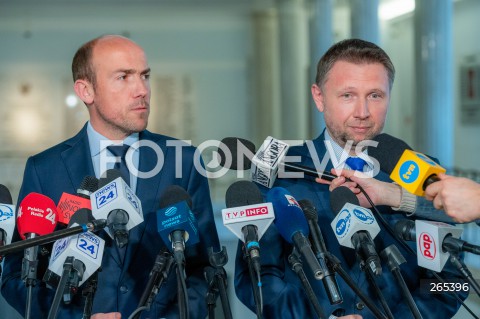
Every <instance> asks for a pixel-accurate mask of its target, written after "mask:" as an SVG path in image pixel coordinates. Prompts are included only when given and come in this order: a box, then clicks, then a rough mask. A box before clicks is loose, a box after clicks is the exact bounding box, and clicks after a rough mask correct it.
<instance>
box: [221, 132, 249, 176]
mask: <svg viewBox="0 0 480 319" xmlns="http://www.w3.org/2000/svg"><path fill="white" fill-rule="evenodd" d="M224 147H225V149H224ZM217 154H218V157H219V160H218V162H219V163H220V166H222V167H226V168H228V169H233V170H247V169H250V167H251V166H252V157H253V156H254V155H255V144H253V143H252V142H250V141H249V140H245V139H243V138H239V137H225V138H224V139H222V141H221V142H220V147H219V149H218V153H217Z"/></svg>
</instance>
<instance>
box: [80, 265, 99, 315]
mask: <svg viewBox="0 0 480 319" xmlns="http://www.w3.org/2000/svg"><path fill="white" fill-rule="evenodd" d="M99 271H101V270H98V271H96V272H95V273H94V274H93V275H92V277H90V279H88V280H87V282H86V286H85V288H84V289H83V292H82V295H83V296H84V297H85V306H84V307H83V316H82V319H90V317H91V316H92V307H93V297H94V296H95V292H96V291H97V283H98V272H99Z"/></svg>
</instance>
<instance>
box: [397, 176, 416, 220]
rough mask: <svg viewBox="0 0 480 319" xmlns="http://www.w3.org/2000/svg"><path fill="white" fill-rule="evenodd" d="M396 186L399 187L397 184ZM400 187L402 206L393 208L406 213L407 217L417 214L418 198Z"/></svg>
mask: <svg viewBox="0 0 480 319" xmlns="http://www.w3.org/2000/svg"><path fill="white" fill-rule="evenodd" d="M394 184H396V185H398V184H397V183H394ZM399 187H400V192H401V199H400V206H398V207H392V209H393V210H396V211H402V212H406V213H407V216H411V215H413V213H415V208H416V207H417V196H415V195H413V194H411V193H409V192H407V191H406V190H405V189H403V187H401V186H399Z"/></svg>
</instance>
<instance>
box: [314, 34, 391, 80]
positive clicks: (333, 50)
mask: <svg viewBox="0 0 480 319" xmlns="http://www.w3.org/2000/svg"><path fill="white" fill-rule="evenodd" d="M337 61H346V62H350V63H354V64H362V63H380V64H382V65H383V66H384V67H385V69H386V70H387V73H388V82H389V85H390V89H391V88H392V85H393V80H394V79H395V67H394V66H393V63H392V61H391V60H390V57H389V56H388V55H387V53H385V51H383V49H382V48H380V47H379V46H378V45H376V44H374V43H372V42H368V41H365V40H360V39H346V40H342V41H340V42H337V43H335V44H334V45H333V46H332V47H330V49H328V51H327V52H325V54H324V55H323V56H322V57H321V59H320V61H318V64H317V75H316V77H315V83H316V84H317V85H318V86H320V88H323V85H324V84H325V81H326V80H327V76H328V72H330V70H331V69H332V67H333V65H334V64H335V62H337Z"/></svg>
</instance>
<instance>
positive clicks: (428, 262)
mask: <svg viewBox="0 0 480 319" xmlns="http://www.w3.org/2000/svg"><path fill="white" fill-rule="evenodd" d="M394 229H395V233H396V234H397V235H398V236H399V237H401V238H402V239H403V240H406V241H415V242H416V246H417V261H418V265H419V266H421V267H424V268H427V269H430V270H433V271H436V272H440V271H442V269H443V267H444V266H445V264H446V262H447V260H448V259H449V257H450V254H451V253H458V252H461V251H466V252H470V253H474V254H477V255H478V254H480V247H479V246H475V245H472V244H469V243H467V242H465V241H463V240H461V239H459V237H460V235H461V234H462V232H463V230H462V229H461V228H459V227H455V226H452V225H449V224H446V223H441V222H433V221H425V220H418V219H417V220H416V221H415V222H414V221H412V220H409V219H403V220H400V221H398V222H397V223H396V224H395V228H394Z"/></svg>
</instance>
